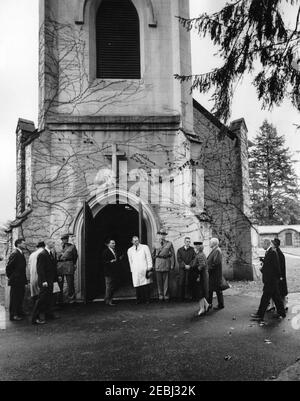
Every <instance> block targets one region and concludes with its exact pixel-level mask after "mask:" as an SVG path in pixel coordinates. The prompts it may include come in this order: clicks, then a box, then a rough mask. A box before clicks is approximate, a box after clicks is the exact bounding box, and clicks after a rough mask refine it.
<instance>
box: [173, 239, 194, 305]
mask: <svg viewBox="0 0 300 401" xmlns="http://www.w3.org/2000/svg"><path fill="white" fill-rule="evenodd" d="M195 256H196V255H195V250H194V248H193V247H192V246H191V239H190V237H186V238H185V239H184V246H183V247H182V248H179V249H178V251H177V262H178V266H179V289H180V299H181V301H184V300H189V299H190V300H191V288H190V284H191V283H190V270H191V263H192V262H193V260H194V258H195Z"/></svg>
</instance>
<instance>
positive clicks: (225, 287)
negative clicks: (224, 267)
mask: <svg viewBox="0 0 300 401" xmlns="http://www.w3.org/2000/svg"><path fill="white" fill-rule="evenodd" d="M228 288H230V284H229V283H228V282H227V280H226V279H225V277H224V276H222V282H221V286H220V290H221V291H226V290H228Z"/></svg>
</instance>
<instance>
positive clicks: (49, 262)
mask: <svg viewBox="0 0 300 401" xmlns="http://www.w3.org/2000/svg"><path fill="white" fill-rule="evenodd" d="M45 244H46V247H45V249H44V250H43V251H42V252H41V253H40V254H39V255H38V258H37V274H38V286H39V290H40V292H39V296H38V299H37V301H36V303H35V306H34V309H33V313H32V324H44V323H45V320H43V319H41V318H40V316H41V314H42V313H43V314H44V315H45V319H46V320H47V319H53V318H54V315H53V312H52V309H51V307H52V305H53V286H54V283H57V282H58V275H57V261H56V259H55V256H54V255H55V242H54V240H53V239H48V240H47V241H45Z"/></svg>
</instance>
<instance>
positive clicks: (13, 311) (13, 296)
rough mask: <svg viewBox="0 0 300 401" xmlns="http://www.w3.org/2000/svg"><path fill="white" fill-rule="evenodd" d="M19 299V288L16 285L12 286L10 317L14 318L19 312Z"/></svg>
mask: <svg viewBox="0 0 300 401" xmlns="http://www.w3.org/2000/svg"><path fill="white" fill-rule="evenodd" d="M16 300H17V289H16V287H13V286H11V287H10V295H9V318H10V319H12V318H13V317H14V316H16V314H17V308H16V302H17V301H16Z"/></svg>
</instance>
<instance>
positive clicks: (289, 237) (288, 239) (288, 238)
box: [285, 233, 293, 246]
mask: <svg viewBox="0 0 300 401" xmlns="http://www.w3.org/2000/svg"><path fill="white" fill-rule="evenodd" d="M285 245H286V246H293V236H292V233H286V234H285Z"/></svg>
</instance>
